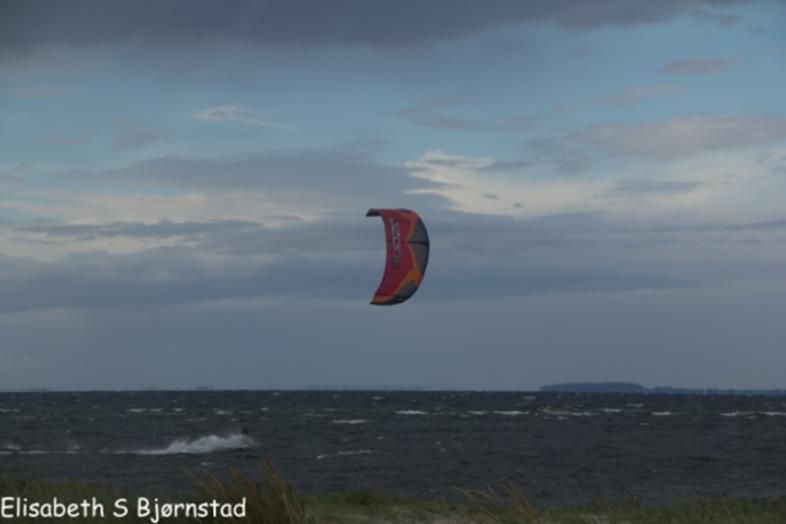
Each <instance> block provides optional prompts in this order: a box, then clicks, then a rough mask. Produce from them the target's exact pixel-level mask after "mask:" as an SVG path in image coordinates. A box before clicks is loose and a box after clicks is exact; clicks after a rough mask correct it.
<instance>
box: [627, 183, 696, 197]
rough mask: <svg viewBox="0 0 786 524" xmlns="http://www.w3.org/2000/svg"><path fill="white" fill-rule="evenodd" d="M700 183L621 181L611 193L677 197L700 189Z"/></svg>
mask: <svg viewBox="0 0 786 524" xmlns="http://www.w3.org/2000/svg"><path fill="white" fill-rule="evenodd" d="M701 185H702V184H701V183H700V182H680V181H650V180H623V181H622V182H620V183H618V184H617V186H616V187H615V188H614V189H613V191H612V193H613V194H616V195H623V196H631V195H644V196H646V195H678V194H681V193H688V192H690V191H693V190H694V189H696V188H698V187H700V186H701Z"/></svg>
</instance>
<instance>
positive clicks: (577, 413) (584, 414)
mask: <svg viewBox="0 0 786 524" xmlns="http://www.w3.org/2000/svg"><path fill="white" fill-rule="evenodd" d="M543 414H544V415H551V416H554V417H594V416H596V415H597V413H593V412H591V411H567V410H561V409H551V408H544V409H543Z"/></svg>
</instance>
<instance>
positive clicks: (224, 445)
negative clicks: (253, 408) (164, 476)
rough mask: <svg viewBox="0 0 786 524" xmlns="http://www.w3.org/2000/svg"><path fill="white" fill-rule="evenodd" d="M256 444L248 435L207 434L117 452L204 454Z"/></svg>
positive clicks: (250, 446) (123, 453) (246, 447)
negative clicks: (166, 443) (159, 446)
mask: <svg viewBox="0 0 786 524" xmlns="http://www.w3.org/2000/svg"><path fill="white" fill-rule="evenodd" d="M256 445H257V444H256V442H255V441H254V439H252V438H251V437H249V436H248V435H243V434H236V435H229V436H227V437H219V436H218V435H207V436H205V437H199V438H197V439H194V440H187V439H176V440H174V441H173V442H172V443H171V444H169V445H168V446H167V447H165V448H154V449H138V450H135V451H120V452H117V453H118V454H121V455H125V454H131V455H204V454H207V453H216V452H221V451H229V450H233V449H248V448H252V447H255V446H256Z"/></svg>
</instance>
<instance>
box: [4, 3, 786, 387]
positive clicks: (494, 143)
mask: <svg viewBox="0 0 786 524" xmlns="http://www.w3.org/2000/svg"><path fill="white" fill-rule="evenodd" d="M784 85H786V2H784V1H775V0H770V1H765V0H750V1H747V0H746V1H743V0H739V1H735V0H669V1H659V2H651V1H644V0H642V1H640V2H634V1H628V0H598V1H593V2H585V1H584V0H552V1H549V2H507V1H493V0H491V1H484V2H476V1H470V0H466V1H464V0H435V1H430V2H421V1H415V0H412V1H410V0H399V1H395V2H393V1H384V2H383V1H380V2H375V1H371V2H370V1H367V0H337V1H332V2H324V1H322V0H297V1H292V0H271V1H250V0H245V1H243V0H241V1H236V2H219V1H206V0H196V1H191V0H162V1H156V2H140V1H137V0H133V1H132V0H117V1H103V0H101V1H99V0H77V1H75V2H62V1H56V0H0V388H2V389H13V388H39V387H44V388H79V389H84V388H90V389H92V388H97V389H127V388H148V387H158V388H191V387H195V386H199V385H210V386H213V387H217V388H219V387H228V388H301V387H310V386H336V387H338V386H384V387H388V386H418V387H426V388H468V389H475V388H483V389H534V388H538V387H540V386H541V385H544V384H548V383H554V382H565V381H607V380H625V381H636V382H641V383H643V384H645V385H648V386H656V385H672V386H684V387H719V388H725V387H735V388H776V387H780V388H785V387H786V378H785V377H784V374H783V370H784V369H786V321H784V319H785V318H786V317H784V311H786V97H784V88H783V86H784ZM369 207H406V208H410V209H414V210H416V211H418V212H419V213H420V215H421V216H422V217H423V219H424V221H425V223H426V226H427V228H428V230H429V233H430V236H431V241H432V244H431V245H432V250H431V260H430V265H429V268H428V271H427V274H426V278H425V280H424V283H423V285H422V286H421V289H420V290H419V291H418V292H417V294H416V295H415V296H414V297H413V298H412V299H411V300H410V301H409V302H407V303H405V304H402V305H398V306H394V307H373V306H370V305H369V304H368V301H369V300H370V298H371V296H372V294H373V292H374V290H375V289H376V287H377V285H378V283H379V280H380V278H381V275H382V270H383V267H384V239H383V228H382V223H381V221H380V220H379V219H377V218H374V219H372V218H365V217H364V215H365V212H366V210H367V209H368V208H369Z"/></svg>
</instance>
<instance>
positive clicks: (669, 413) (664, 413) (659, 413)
mask: <svg viewBox="0 0 786 524" xmlns="http://www.w3.org/2000/svg"><path fill="white" fill-rule="evenodd" d="M650 415H652V416H653V417H670V416H672V415H676V413H675V412H673V411H653V412H652V413H650Z"/></svg>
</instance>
